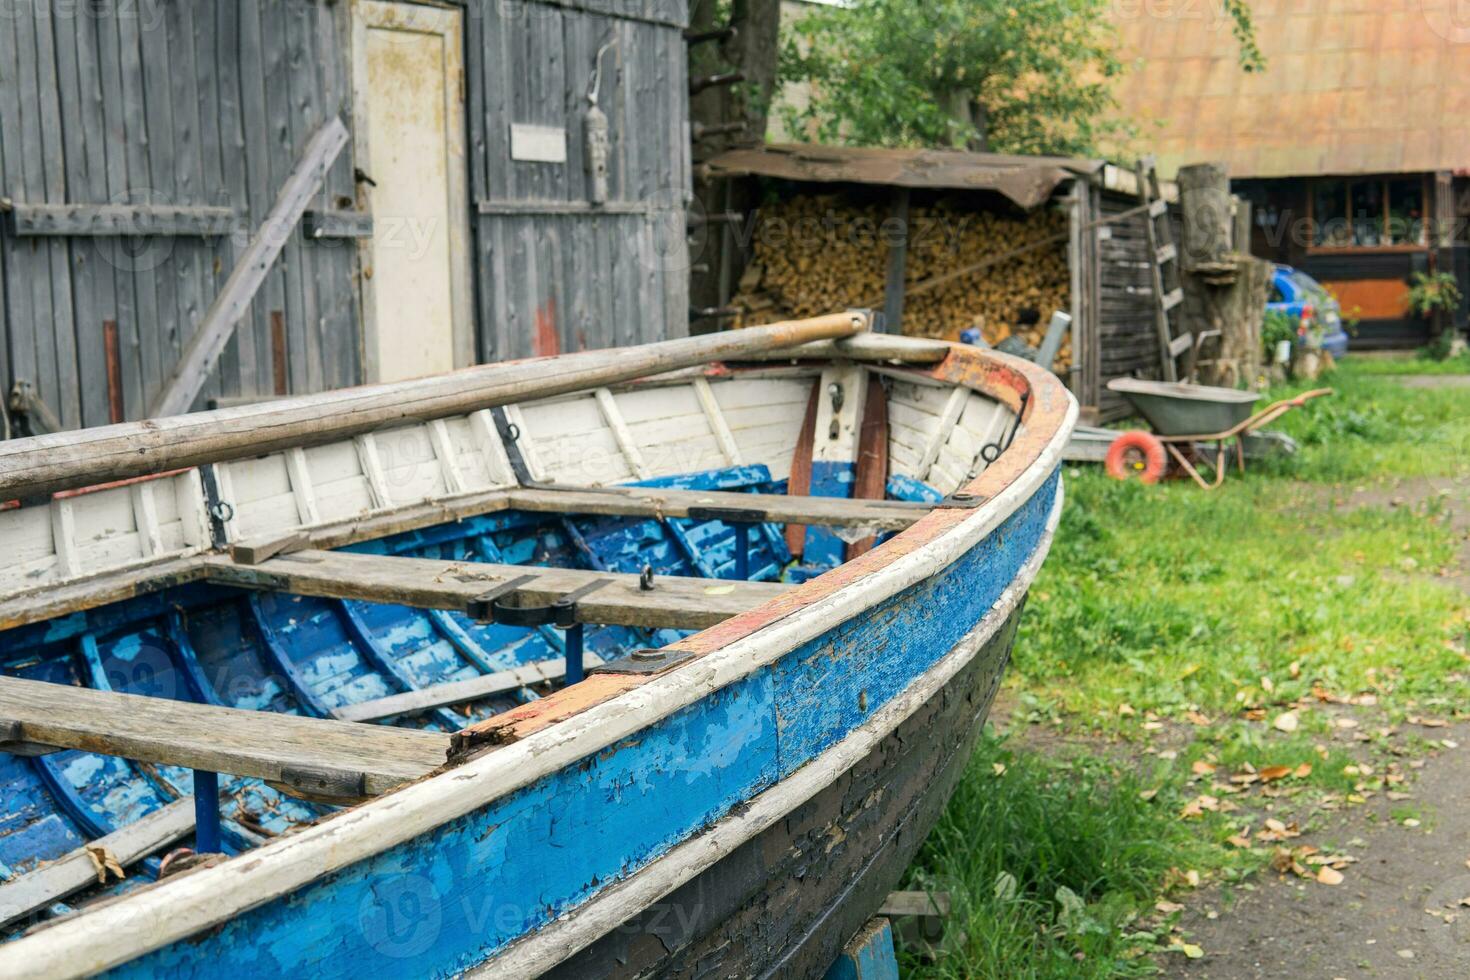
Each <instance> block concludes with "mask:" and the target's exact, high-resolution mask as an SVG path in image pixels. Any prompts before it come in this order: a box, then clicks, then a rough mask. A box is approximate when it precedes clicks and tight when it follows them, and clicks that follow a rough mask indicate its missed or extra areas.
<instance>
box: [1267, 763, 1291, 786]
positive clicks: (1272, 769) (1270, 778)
mask: <svg viewBox="0 0 1470 980" xmlns="http://www.w3.org/2000/svg"><path fill="white" fill-rule="evenodd" d="M1260 775H1261V781H1262V782H1266V783H1274V782H1275V781H1276V780H1278V779H1285V778H1286V777H1287V776H1290V775H1291V766H1267V767H1266V768H1264V769H1262V770H1261V773H1260Z"/></svg>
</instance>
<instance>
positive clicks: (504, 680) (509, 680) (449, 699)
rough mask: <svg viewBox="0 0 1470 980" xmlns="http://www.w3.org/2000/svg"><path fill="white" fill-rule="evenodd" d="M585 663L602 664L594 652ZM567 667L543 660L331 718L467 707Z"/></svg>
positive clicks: (347, 709)
mask: <svg viewBox="0 0 1470 980" xmlns="http://www.w3.org/2000/svg"><path fill="white" fill-rule="evenodd" d="M583 662H584V663H585V664H586V666H587V667H589V668H591V667H596V666H599V665H600V664H601V663H602V662H603V661H602V658H601V657H599V656H597V654H595V653H584V654H583ZM566 664H567V662H566V661H565V660H564V659H557V660H541V661H538V662H536V663H529V664H523V665H521V666H520V667H513V668H511V669H510V670H501V671H496V672H495V673H493V674H483V675H481V676H479V677H471V678H469V679H468V680H463V681H452V682H450V683H448V684H434V685H433V686H431V687H425V688H420V689H419V690H417V691H406V692H404V693H403V694H390V695H388V696H387V697H383V698H377V699H375V700H372V701H361V702H359V703H357V704H349V705H345V706H343V707H341V708H338V709H336V710H335V711H333V712H332V717H334V718H336V719H337V720H339V721H382V720H383V719H384V718H400V717H404V716H408V715H418V714H423V713H424V712H425V711H430V710H432V709H434V708H445V707H448V706H450V705H455V704H465V703H467V702H470V701H478V700H480V699H481V698H489V697H494V696H495V695H497V694H505V693H507V692H509V691H514V690H518V689H519V688H522V687H533V686H535V685H537V684H545V683H546V682H548V681H559V680H561V679H562V678H563V677H565V676H566V675H567V665H566Z"/></svg>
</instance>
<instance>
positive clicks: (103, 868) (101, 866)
mask: <svg viewBox="0 0 1470 980" xmlns="http://www.w3.org/2000/svg"><path fill="white" fill-rule="evenodd" d="M86 847H87V857H89V858H91V859H92V870H94V871H95V872H97V884H99V885H105V884H107V875H108V873H109V872H111V873H112V874H114V875H117V880H118V881H122V880H123V879H124V878H126V877H127V873H126V872H124V871H123V867H122V865H121V864H119V863H118V861H117V856H116V855H114V854H113V853H112V852H111V851H110V850H108V849H107V848H106V847H104V846H102V845H101V844H88V845H86Z"/></svg>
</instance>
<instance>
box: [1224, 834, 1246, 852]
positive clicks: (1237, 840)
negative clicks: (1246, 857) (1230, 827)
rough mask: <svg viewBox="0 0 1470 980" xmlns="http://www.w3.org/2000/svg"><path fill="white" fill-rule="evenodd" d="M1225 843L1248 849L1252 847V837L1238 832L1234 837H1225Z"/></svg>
mask: <svg viewBox="0 0 1470 980" xmlns="http://www.w3.org/2000/svg"><path fill="white" fill-rule="evenodd" d="M1225 843H1227V844H1229V845H1230V846H1231V847H1239V848H1243V849H1247V850H1248V849H1249V848H1250V847H1251V842H1250V838H1249V837H1242V836H1240V835H1239V834H1236V835H1235V836H1234V837H1227V838H1225Z"/></svg>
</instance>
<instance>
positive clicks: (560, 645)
mask: <svg viewBox="0 0 1470 980" xmlns="http://www.w3.org/2000/svg"><path fill="white" fill-rule="evenodd" d="M662 482H663V483H664V484H666V485H669V486H676V487H681V488H687V489H695V490H699V489H704V490H745V491H749V492H752V493H754V492H774V491H779V490H781V489H783V488H782V486H781V485H780V484H777V483H773V482H772V481H771V478H770V473H769V471H768V470H767V469H766V468H765V467H764V466H752V467H741V468H736V469H731V470H724V471H717V472H710V473H702V474H695V475H691V476H688V477H682V478H677V479H671V480H666V481H662ZM354 550H359V551H365V552H372V553H378V554H394V555H408V556H416V557H432V558H444V559H453V560H462V561H477V560H478V561H485V562H493V563H515V564H528V565H550V566H558V567H571V568H584V569H596V570H605V571H612V572H637V571H640V570H641V569H642V568H643V567H644V566H645V565H647V566H650V567H652V568H653V569H654V570H655V571H656V572H657V573H658V574H661V575H682V576H696V577H697V576H706V577H711V578H723V577H729V576H730V575H731V574H732V571H733V567H734V553H733V532H732V530H731V529H730V528H729V527H726V526H725V525H722V524H720V523H718V522H704V523H698V522H691V521H666V522H655V521H626V520H618V519H604V518H595V517H575V518H563V517H550V518H548V517H547V516H546V515H530V514H519V513H508V514H497V515H494V516H493V517H486V518H475V519H471V520H468V521H463V522H459V523H456V524H451V525H444V526H441V527H433V528H427V529H424V530H419V531H414V532H410V533H406V534H401V535H399V536H397V537H394V538H390V539H386V540H382V541H374V542H369V543H366V544H363V545H361V546H358V547H356V548H355V549H354ZM788 561H789V555H788V554H787V553H786V552H785V548H784V543H783V541H782V539H781V536H780V534H779V533H776V532H768V533H761V534H757V535H756V536H755V537H754V540H753V542H752V547H751V565H752V568H751V573H752V574H751V577H752V578H753V579H758V580H767V581H769V580H774V579H777V578H779V577H780V576H781V574H782V571H783V569H784V566H785V565H786V563H787V562H788ZM682 635H683V634H682V633H680V632H677V631H672V630H661V631H654V632H650V631H646V630H635V629H628V628H624V627H600V628H589V630H588V635H587V640H586V644H587V649H588V651H589V652H591V653H593V654H595V655H597V656H599V657H601V658H602V659H604V660H614V659H617V658H619V657H621V656H623V655H624V654H626V653H628V652H629V651H631V650H635V649H639V648H642V647H650V646H660V645H663V644H665V643H668V642H671V641H673V640H676V639H678V638H679V637H680V636H682ZM6 641H7V642H6V645H5V646H4V648H3V651H0V670H3V672H4V673H7V674H10V675H12V676H17V677H23V678H27V679H31V680H43V681H48V682H52V683H60V684H72V685H79V686H85V687H92V688H96V689H99V690H112V691H118V692H121V693H128V694H139V695H146V696H150V697H160V698H168V699H174V700H181V701H191V702H196V703H204V704H216V705H225V706H228V707H233V708H243V709H248V710H255V711H269V712H280V713H285V714H294V715H307V716H312V717H323V718H325V717H331V715H332V712H333V711H334V710H335V709H339V708H343V707H346V706H349V705H353V704H358V703H361V702H364V701H370V700H373V699H376V698H381V697H385V696H387V695H390V694H396V693H400V692H403V691H409V690H415V689H420V688H424V687H429V686H432V685H436V684H444V683H452V682H454V681H460V680H465V679H467V678H469V677H474V676H478V675H481V674H490V673H495V672H497V671H502V670H507V669H510V668H514V667H519V666H523V665H525V664H530V663H538V662H557V661H559V660H560V659H561V658H562V657H563V655H564V635H563V634H562V633H561V632H560V631H558V630H556V629H553V628H551V627H544V628H540V629H524V628H516V627H507V626H500V625H486V624H481V623H477V622H474V621H472V620H470V619H468V618H466V617H465V616H463V615H460V614H458V613H451V612H443V611H438V610H420V609H410V608H407V607H403V606H387V605H377V604H373V603H365V602H355V601H350V600H347V601H344V600H328V599H317V598H311V597H305V596H295V595H284V594H277V593H258V594H257V593H249V594H247V593H243V592H237V591H234V590H227V589H220V588H212V587H204V586H186V587H181V588H178V589H175V590H172V591H169V592H166V593H164V594H161V595H155V596H149V597H147V598H144V599H139V600H135V601H132V602H127V603H122V604H118V605H114V606H109V607H104V608H102V609H98V610H94V611H91V612H88V613H84V614H78V615H74V616H70V617H67V618H66V619H64V620H59V621H53V622H48V623H43V624H38V625H37V626H33V627H26V628H22V629H18V630H14V631H11V632H10V633H8V634H6ZM540 693H542V692H538V691H533V690H529V689H522V690H519V691H516V692H512V693H510V694H507V695H504V696H501V697H497V698H493V699H485V700H483V701H480V702H476V703H473V704H468V705H456V706H455V707H453V708H442V709H437V710H435V711H431V712H428V713H426V714H423V715H419V716H415V717H412V718H401V719H393V720H392V721H393V723H395V724H400V725H407V726H410V727H416V728H425V729H430V730H435V731H455V730H458V729H460V728H463V727H465V726H466V725H469V724H473V723H474V722H476V721H479V720H483V719H485V718H489V717H492V716H493V715H495V714H498V713H500V712H503V711H505V710H507V709H509V708H513V707H515V706H517V705H519V704H523V703H526V702H527V701H530V700H534V699H535V698H537V697H538V696H539V695H540ZM0 788H3V790H4V795H3V807H0V881H4V880H7V879H9V878H11V877H14V876H16V875H20V874H24V873H26V872H28V871H31V870H32V869H34V868H36V867H38V866H40V865H41V864H43V863H45V862H48V861H52V860H55V859H57V858H59V857H61V856H63V855H65V854H66V853H68V852H69V851H72V850H74V849H75V848H77V847H79V846H81V845H82V844H84V843H86V842H87V841H90V840H95V839H97V838H100V837H103V836H105V835H107V834H109V833H112V832H114V831H116V830H118V829H120V828H122V827H125V826H127V825H129V824H132V823H134V822H135V821H137V820H139V819H140V818H142V817H144V816H146V815H148V814H150V813H152V812H154V811H157V810H159V809H161V808H163V807H165V806H167V805H168V804H169V803H171V802H173V801H174V800H177V799H179V798H181V797H183V796H187V795H189V794H191V793H192V792H193V777H192V774H191V773H190V772H189V771H187V770H182V769H177V768H173V767H154V766H145V765H141V764H138V763H134V762H129V761H127V760H124V759H119V758H114V757H109V756H102V755H97V754H94V753H89V752H78V751H68V752H62V753H56V754H53V755H48V756H42V757H39V758H23V757H19V756H12V755H6V754H3V753H0ZM223 790H224V793H225V794H226V796H227V797H229V798H230V800H231V802H227V803H226V804H225V807H224V815H225V827H224V830H225V834H224V844H225V850H226V852H227V853H231V854H235V853H240V852H242V851H245V850H248V849H249V848H251V847H254V846H258V845H260V844H262V843H265V842H267V841H269V840H270V839H273V838H275V837H277V836H279V835H281V834H284V833H287V832H289V831H291V830H293V829H296V828H299V827H302V826H306V825H309V824H311V823H313V822H314V821H316V820H318V819H319V818H321V817H322V816H323V815H325V814H327V813H330V812H331V811H332V810H333V809H334V808H332V807H330V806H321V805H316V804H311V803H306V802H303V801H301V800H296V799H293V798H291V797H289V796H284V795H282V794H281V793H279V792H277V791H276V790H274V789H272V788H270V787H268V786H265V785H264V784H263V783H261V782H260V781H259V780H252V779H228V778H227V779H226V781H225V784H224V786H223ZM180 845H181V846H184V847H192V846H193V841H192V839H190V838H186V839H185V840H183V841H181V842H180ZM159 870H160V862H159V860H158V858H157V857H156V856H155V857H152V858H149V859H147V860H146V861H144V862H143V863H142V865H141V866H140V868H139V869H137V872H140V873H137V872H135V873H134V874H131V875H130V876H129V877H128V878H127V879H125V880H124V881H123V882H122V883H120V884H117V885H114V886H111V887H110V888H109V889H108V891H109V892H121V891H127V890H130V889H131V888H133V887H136V886H138V885H142V884H146V883H148V882H150V881H153V880H155V879H156V878H157V876H158V873H159ZM89 897H95V895H92V896H83V898H89ZM68 911H70V908H69V907H68V906H66V905H60V906H58V907H56V908H54V909H48V910H46V911H45V912H43V913H42V914H40V915H39V916H36V917H32V919H31V920H29V921H22V922H19V923H16V924H14V925H12V926H11V927H10V928H9V929H8V930H7V931H8V932H9V933H10V935H12V936H13V935H15V934H17V933H18V932H19V931H20V930H21V929H22V928H24V927H25V926H26V925H29V924H33V923H34V922H35V921H44V920H45V919H47V918H50V917H52V916H53V915H56V914H64V913H66V912H68Z"/></svg>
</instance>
